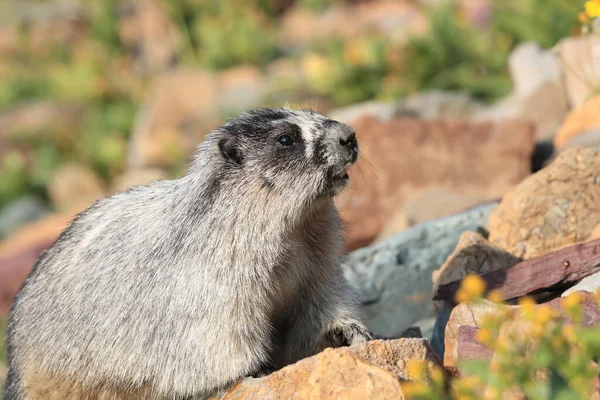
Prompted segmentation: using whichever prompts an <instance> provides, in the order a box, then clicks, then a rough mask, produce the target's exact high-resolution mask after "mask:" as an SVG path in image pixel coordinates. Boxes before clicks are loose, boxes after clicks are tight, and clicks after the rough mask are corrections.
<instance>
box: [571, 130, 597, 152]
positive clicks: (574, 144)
mask: <svg viewBox="0 0 600 400" xmlns="http://www.w3.org/2000/svg"><path fill="white" fill-rule="evenodd" d="M581 147H596V148H598V147H600V128H595V129H590V130H587V131H583V132H580V133H579V134H578V135H577V136H575V137H573V138H572V139H570V140H569V141H568V142H567V143H565V145H564V147H563V149H562V150H566V149H575V148H581Z"/></svg>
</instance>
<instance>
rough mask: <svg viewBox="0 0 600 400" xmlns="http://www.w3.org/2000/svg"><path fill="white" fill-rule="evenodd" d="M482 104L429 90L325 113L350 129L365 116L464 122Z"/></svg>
mask: <svg viewBox="0 0 600 400" xmlns="http://www.w3.org/2000/svg"><path fill="white" fill-rule="evenodd" d="M483 108H484V106H483V104H481V103H479V102H478V101H476V100H474V99H473V98H472V97H471V96H469V95H468V94H467V93H463V92H446V91H442V90H430V91H426V92H422V93H416V94H414V95H411V96H408V97H407V98H406V99H404V100H403V101H399V102H383V101H367V102H364V103H359V104H354V105H351V106H348V107H343V108H336V109H334V110H331V111H330V112H329V113H328V116H329V117H330V118H333V119H335V120H338V121H341V122H344V123H346V124H349V125H352V123H353V122H354V121H356V120H357V119H358V118H360V117H362V116H365V115H372V116H375V117H377V118H378V119H379V120H381V121H389V120H391V119H392V118H395V117H419V118H450V119H454V118H460V119H464V118H468V117H470V116H472V115H475V114H476V113H478V112H480V111H481V110H482V109H483Z"/></svg>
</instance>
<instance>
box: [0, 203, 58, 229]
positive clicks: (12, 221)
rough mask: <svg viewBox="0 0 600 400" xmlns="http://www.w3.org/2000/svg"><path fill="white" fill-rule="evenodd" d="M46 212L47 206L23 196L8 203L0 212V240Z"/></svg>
mask: <svg viewBox="0 0 600 400" xmlns="http://www.w3.org/2000/svg"><path fill="white" fill-rule="evenodd" d="M47 212H48V206H47V205H46V204H45V203H44V202H43V201H42V200H40V199H38V198H37V197H31V196H24V197H21V198H18V199H17V200H15V201H13V202H11V203H8V204H7V205H6V206H5V207H4V208H2V210H0V238H3V237H5V236H7V235H8V234H10V233H11V232H13V231H14V230H16V229H17V228H18V227H19V226H21V225H23V224H26V223H27V222H32V221H35V220H37V219H39V218H40V217H42V216H43V215H44V214H46V213H47Z"/></svg>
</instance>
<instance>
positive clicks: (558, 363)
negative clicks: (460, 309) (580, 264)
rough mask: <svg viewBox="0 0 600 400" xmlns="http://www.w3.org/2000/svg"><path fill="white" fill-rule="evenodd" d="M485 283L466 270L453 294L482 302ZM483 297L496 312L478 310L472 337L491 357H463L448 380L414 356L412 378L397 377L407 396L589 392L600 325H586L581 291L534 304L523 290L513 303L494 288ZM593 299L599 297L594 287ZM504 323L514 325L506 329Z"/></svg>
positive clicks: (464, 398) (537, 398) (472, 399)
mask: <svg viewBox="0 0 600 400" xmlns="http://www.w3.org/2000/svg"><path fill="white" fill-rule="evenodd" d="M484 290H485V283H484V282H483V280H482V279H481V278H480V277H478V276H476V275H470V276H467V277H466V278H465V279H464V280H463V282H462V287H461V290H460V291H459V293H457V300H463V301H467V302H471V303H478V302H481V297H480V295H481V294H483V291H484ZM459 298H460V299H459ZM488 299H490V300H492V301H493V302H494V303H496V305H497V307H498V313H489V314H487V315H485V316H484V321H483V323H482V324H481V326H480V327H479V330H478V331H477V333H476V336H475V339H476V340H477V341H478V342H479V343H481V344H482V345H484V346H486V347H487V348H488V349H490V350H491V351H493V354H494V355H493V357H492V360H491V361H490V360H485V359H484V360H470V361H464V362H462V363H461V364H460V368H461V376H460V377H459V378H457V379H453V380H451V381H449V382H448V381H446V379H445V378H444V375H443V374H442V371H441V369H436V370H433V371H431V372H428V371H427V369H426V367H425V366H424V365H422V364H421V363H420V362H418V361H417V362H412V363H411V365H409V368H408V369H409V372H410V374H411V375H412V378H414V381H412V382H410V383H408V384H406V385H403V389H405V394H406V395H407V398H408V399H409V400H454V399H460V400H477V399H482V398H485V399H489V400H495V399H498V400H500V399H504V398H511V399H512V398H526V399H530V400H547V399H555V400H579V399H589V398H594V397H593V396H592V394H593V393H595V391H597V389H596V388H595V385H597V384H598V383H599V382H600V381H598V377H599V376H600V367H599V366H598V361H599V360H600V327H598V326H597V327H586V326H585V325H584V323H583V322H584V312H585V305H584V303H583V300H584V298H583V296H582V295H581V292H575V293H571V294H570V295H569V296H567V297H564V298H562V299H561V304H560V307H559V309H551V308H550V307H549V306H548V305H545V304H542V305H536V304H535V302H534V301H533V300H532V299H531V298H528V297H524V298H522V299H521V300H520V301H519V305H520V307H518V308H517V309H514V308H512V307H507V306H506V304H504V303H503V301H502V300H501V295H500V294H499V293H497V292H494V291H492V292H490V293H489V294H488ZM595 299H596V300H595V301H596V302H597V304H599V305H600V291H598V292H597V293H596V294H595ZM567 320H569V321H571V323H567V322H565V321H567ZM509 324H512V325H511V327H512V329H511V328H507V329H504V328H505V327H507V326H508V325H509ZM519 394H520V395H519ZM521 395H524V397H523V396H521Z"/></svg>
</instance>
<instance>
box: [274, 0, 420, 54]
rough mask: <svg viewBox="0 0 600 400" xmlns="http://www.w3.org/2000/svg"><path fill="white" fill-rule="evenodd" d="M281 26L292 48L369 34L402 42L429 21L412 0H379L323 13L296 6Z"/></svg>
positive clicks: (284, 42)
mask: <svg viewBox="0 0 600 400" xmlns="http://www.w3.org/2000/svg"><path fill="white" fill-rule="evenodd" d="M348 21H352V23H351V24H349V23H348ZM281 26H282V29H281V32H280V38H279V45H280V48H282V49H285V50H287V51H289V49H297V48H306V47H308V46H310V45H312V44H315V43H317V42H327V41H330V40H331V39H333V38H339V39H342V40H343V41H344V42H346V41H348V40H352V39H356V38H361V37H364V36H366V35H367V34H371V35H372V34H375V35H383V36H385V37H386V38H388V39H389V40H391V41H392V42H393V43H395V44H402V43H404V42H405V41H406V40H407V39H408V37H409V35H419V34H423V33H425V32H426V31H427V29H428V26H429V23H428V20H427V18H426V16H425V15H424V14H423V12H422V11H421V10H420V9H419V7H418V6H416V5H415V4H412V3H411V2H409V1H405V0H402V1H393V0H376V1H371V2H368V3H363V2H357V4H350V5H347V6H345V7H330V8H328V9H327V10H325V11H324V12H322V13H315V12H311V11H308V10H306V9H305V8H303V7H294V8H291V9H290V10H288V12H286V13H285V15H284V16H283V19H282V23H281Z"/></svg>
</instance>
